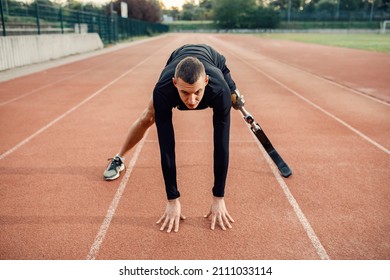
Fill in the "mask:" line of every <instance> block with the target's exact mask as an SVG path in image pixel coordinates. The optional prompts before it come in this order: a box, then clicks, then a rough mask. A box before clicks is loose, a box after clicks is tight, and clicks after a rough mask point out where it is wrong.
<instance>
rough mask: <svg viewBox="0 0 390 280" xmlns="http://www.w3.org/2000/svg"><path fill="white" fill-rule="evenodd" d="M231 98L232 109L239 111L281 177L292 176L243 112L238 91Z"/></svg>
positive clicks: (259, 130)
mask: <svg viewBox="0 0 390 280" xmlns="http://www.w3.org/2000/svg"><path fill="white" fill-rule="evenodd" d="M231 97H232V107H233V108H234V109H235V110H240V112H241V113H242V115H243V117H244V120H245V121H246V122H247V123H248V124H249V125H250V128H251V130H252V132H253V133H254V134H255V135H256V138H257V139H258V140H259V141H260V143H261V145H263V147H264V149H265V150H266V152H267V153H268V155H269V156H270V157H271V159H272V160H273V162H274V163H275V164H276V166H277V167H278V169H279V171H280V173H281V174H282V176H283V177H286V178H287V177H289V176H290V175H291V174H292V171H291V169H290V167H288V165H287V164H286V162H285V161H284V160H283V159H282V157H281V156H280V155H279V153H278V152H277V151H276V149H275V148H274V147H273V146H272V144H271V141H269V139H268V137H267V136H266V135H265V133H264V131H263V129H262V128H261V127H260V125H259V124H258V123H257V122H255V119H254V118H253V117H252V115H251V114H250V113H249V112H248V111H247V110H245V108H244V105H245V100H244V98H243V97H242V96H241V95H240V93H239V91H238V90H235V91H233V92H232V94H231Z"/></svg>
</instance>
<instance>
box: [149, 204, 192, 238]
mask: <svg viewBox="0 0 390 280" xmlns="http://www.w3.org/2000/svg"><path fill="white" fill-rule="evenodd" d="M185 218H186V217H184V216H183V215H182V214H181V205H180V201H179V199H178V198H176V199H172V200H168V203H167V207H166V208H165V213H164V215H162V216H161V218H160V219H159V220H158V221H157V222H156V224H159V223H161V222H162V221H163V220H164V222H163V224H162V226H161V228H160V230H164V229H165V227H167V232H171V230H172V228H173V226H175V227H174V231H175V232H178V231H179V223H180V220H184V219H185Z"/></svg>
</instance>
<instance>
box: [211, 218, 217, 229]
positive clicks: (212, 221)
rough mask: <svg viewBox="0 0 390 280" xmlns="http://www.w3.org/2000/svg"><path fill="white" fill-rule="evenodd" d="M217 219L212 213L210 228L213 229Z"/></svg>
mask: <svg viewBox="0 0 390 280" xmlns="http://www.w3.org/2000/svg"><path fill="white" fill-rule="evenodd" d="M216 221H217V216H216V215H212V216H211V229H212V230H214V229H215V222H216Z"/></svg>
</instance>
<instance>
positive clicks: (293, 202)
mask: <svg viewBox="0 0 390 280" xmlns="http://www.w3.org/2000/svg"><path fill="white" fill-rule="evenodd" d="M249 130H250V128H249ZM250 132H251V134H252V137H253V139H255V141H256V143H257V146H258V147H259V149H260V151H261V152H262V153H263V156H264V158H265V159H266V161H267V163H268V165H269V166H270V168H271V170H272V173H273V174H274V176H275V178H276V181H277V182H278V183H279V186H280V187H281V188H282V190H283V193H284V195H285V196H286V198H287V200H288V202H289V203H290V205H291V207H292V208H293V209H294V212H295V215H297V217H298V220H299V222H300V223H301V225H302V226H303V228H304V230H305V232H306V234H307V236H308V237H309V239H310V241H311V243H312V244H313V246H314V248H315V250H316V251H317V255H318V256H319V257H320V258H321V259H322V260H329V259H330V258H329V255H328V253H327V252H326V250H325V248H324V246H322V244H321V241H320V240H319V238H318V237H317V235H316V233H315V232H314V230H313V228H312V227H311V225H310V223H309V221H308V220H307V218H306V216H305V214H303V212H302V210H301V208H300V207H299V204H298V202H297V201H296V200H295V198H294V196H293V195H292V193H291V191H290V189H289V188H288V186H287V184H286V182H285V181H284V180H283V178H282V177H281V176H280V174H279V171H278V169H277V168H276V166H275V164H274V162H273V161H272V160H271V158H270V157H269V155H268V153H267V152H266V150H265V149H264V147H263V146H262V145H261V144H260V142H259V140H258V139H257V138H256V136H255V135H254V134H253V133H252V131H251V130H250Z"/></svg>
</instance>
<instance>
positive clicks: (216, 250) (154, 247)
mask: <svg viewBox="0 0 390 280" xmlns="http://www.w3.org/2000/svg"><path fill="white" fill-rule="evenodd" d="M177 36H179V35H177ZM175 38H176V36H173V37H172V38H170V40H169V41H171V40H172V45H175V44H177V46H179V44H181V43H185V42H194V41H196V42H203V41H209V40H210V38H209V37H207V36H205V35H197V36H194V35H191V38H190V39H188V37H183V38H182V39H180V40H179V39H177V38H176V39H175ZM184 38H185V39H184ZM187 40H188V41H187ZM222 46H228V42H226V43H225V44H223V45H221V48H220V50H221V51H222V52H223V53H225V52H224V49H223V48H222ZM173 48H174V47H172V48H170V49H169V51H168V48H167V50H166V53H165V52H164V53H163V52H157V54H158V58H156V60H152V61H151V63H150V65H149V63H148V65H143V66H142V67H140V68H139V69H137V71H136V72H135V73H134V76H132V77H131V78H129V80H127V79H126V80H125V79H123V80H120V81H118V83H116V84H115V85H114V86H113V87H112V88H110V89H109V90H107V92H104V93H103V94H101V95H99V96H97V97H96V98H94V99H92V100H91V101H90V102H88V104H85V106H82V107H80V108H79V109H78V111H77V112H78V114H77V115H76V114H70V115H69V116H67V117H66V118H64V119H63V120H61V122H58V123H56V125H55V126H53V127H51V128H50V129H48V130H46V131H45V132H44V133H42V134H41V135H40V136H39V137H37V138H34V140H33V141H31V142H30V143H29V144H28V145H26V146H24V147H23V148H21V149H20V150H18V151H16V152H15V153H14V154H13V156H12V157H9V158H6V159H4V160H2V161H1V162H0V164H1V172H2V173H1V177H2V184H1V188H0V193H1V198H2V201H1V202H2V203H1V205H2V206H1V208H0V213H1V219H0V221H1V227H2V231H1V234H0V242H1V244H9V245H7V246H6V247H2V249H1V250H0V258H11V259H17V258H42V259H54V258H58V259H66V258H71V259H83V258H85V257H86V256H87V253H88V252H89V250H90V246H91V244H92V243H93V240H94V239H95V237H96V233H97V232H98V229H99V226H100V225H101V222H102V221H103V219H104V216H105V215H106V211H107V209H108V207H109V205H110V203H111V201H112V198H113V197H114V194H115V191H116V189H117V187H118V184H119V183H118V182H103V181H102V180H101V177H100V176H101V173H102V166H101V161H102V155H104V154H108V155H109V156H111V155H112V154H113V153H115V152H116V151H117V148H115V147H119V146H120V145H121V141H122V140H123V137H121V136H118V135H125V133H126V130H127V128H128V125H129V123H131V121H132V120H134V119H135V118H136V117H137V116H138V115H139V113H140V112H141V111H142V109H143V108H144V106H145V104H146V103H147V100H148V99H149V97H150V92H149V91H150V89H151V88H152V86H153V84H154V82H155V81H156V79H157V76H158V74H159V72H160V71H161V67H162V66H163V64H164V63H165V60H166V58H167V55H168V54H169V52H170V51H171V50H172V49H173ZM146 50H147V48H146V45H145V48H144V51H146ZM139 55H140V54H139ZM227 56H228V55H227ZM228 63H229V64H228V65H229V66H230V69H231V70H232V71H233V78H235V80H236V82H237V84H238V85H239V89H241V91H242V93H244V94H245V96H246V99H247V102H248V109H249V110H250V112H252V113H253V114H254V116H255V117H256V118H258V120H259V121H260V123H261V124H262V125H263V126H264V129H265V131H266V132H267V134H269V136H270V138H271V141H272V142H273V143H274V144H275V146H276V147H277V149H278V151H279V152H280V153H281V154H282V156H283V157H284V158H285V159H286V161H287V162H288V163H289V164H290V165H291V166H292V167H293V171H294V175H293V177H291V178H290V179H288V186H289V187H290V189H291V192H292V193H293V195H294V197H295V198H296V199H297V201H298V203H299V205H300V206H301V208H302V211H303V212H304V213H305V215H306V216H307V218H308V220H309V222H310V223H311V225H312V226H313V228H314V230H315V232H316V234H317V235H318V237H319V239H320V240H321V242H322V243H323V244H324V247H325V249H326V250H327V252H328V253H329V254H330V257H331V258H334V259H339V258H340V259H342V258H386V256H388V255H387V252H388V251H386V248H388V247H386V246H388V237H387V235H386V233H387V230H386V229H388V223H386V221H387V218H386V217H387V214H388V209H389V208H388V201H389V197H390V196H389V193H388V192H387V190H386V189H384V190H383V189H378V187H377V186H385V184H386V182H387V181H388V178H387V177H386V174H387V173H386V170H387V167H388V166H389V163H388V158H386V157H383V155H382V154H380V152H378V151H377V150H375V148H368V150H370V149H371V150H372V151H373V152H372V154H367V145H368V144H367V143H365V142H364V141H362V139H360V138H359V137H357V136H356V135H351V132H350V131H346V129H345V127H341V126H340V125H336V126H335V124H334V121H332V120H329V118H328V117H326V116H324V115H323V114H321V113H319V112H318V111H316V110H315V109H313V108H311V107H310V106H308V105H307V104H305V103H304V102H302V101H301V100H299V99H297V98H296V97H294V96H292V95H291V94H289V93H288V92H286V90H285V89H283V88H282V87H280V86H279V85H277V84H275V83H270V82H269V80H268V81H267V78H266V77H261V75H259V73H256V72H253V71H252V70H248V67H247V66H245V65H244V64H243V63H242V62H240V61H238V60H236V59H234V58H233V57H230V56H228ZM107 67H109V64H108V65H107ZM152 76H153V78H151V77H152ZM146 77H150V79H152V80H149V79H147V78H146ZM259 85H261V87H262V89H264V92H267V93H272V94H270V95H253V94H249V93H251V92H254V91H255V90H258V89H259ZM129 88H131V89H133V92H134V91H137V93H138V95H137V98H132V95H130V94H129ZM145 91H148V92H147V93H145V95H143V94H142V95H141V94H140V93H141V92H145ZM271 95H272V96H271ZM114 96H115V97H114ZM275 112H279V113H278V114H275ZM188 113H189V112H183V113H182V112H180V114H177V116H176V117H175V121H176V123H177V129H176V131H177V132H178V133H177V134H176V135H177V138H178V139H179V142H178V143H180V145H179V144H178V152H177V155H178V156H179V155H180V158H178V160H180V162H178V163H179V165H178V168H179V172H178V173H179V174H180V184H182V185H183V187H181V191H182V194H183V198H182V199H183V200H182V203H183V210H185V211H186V212H185V213H186V215H187V216H188V219H187V220H186V221H185V222H184V223H183V225H182V227H181V230H180V231H179V233H178V234H171V235H168V234H165V233H161V232H159V230H158V227H157V226H155V227H154V223H155V221H156V220H157V219H158V218H159V216H160V215H161V211H162V209H164V207H165V202H164V201H165V194H164V190H163V187H162V186H163V182H162V176H161V170H160V168H159V159H158V156H156V155H158V144H157V141H156V139H157V138H156V133H155V131H153V130H151V131H150V134H149V136H148V137H147V139H146V142H145V145H144V147H143V149H142V152H141V156H140V158H139V159H138V161H137V164H136V167H135V169H134V171H133V173H132V175H131V178H130V181H129V184H128V186H127V187H126V190H125V191H124V193H123V197H122V199H121V202H120V203H119V205H118V209H117V212H116V214H115V216H114V218H113V220H112V224H111V226H110V228H109V230H108V232H107V236H106V239H105V241H104V242H103V243H102V247H101V249H100V251H99V252H98V253H97V257H98V258H99V259H107V258H109V259H138V258H139V259H161V258H164V259H177V258H182V259H192V258H195V259H197V258H198V259H202V258H205V259H208V258H212V259H221V258H223V259H224V258H232V259H317V258H319V256H318V254H317V252H316V251H315V249H314V247H313V246H312V244H311V243H310V241H309V239H308V238H307V235H306V233H305V231H304V230H303V228H302V226H301V224H300V223H299V221H298V219H297V217H296V215H295V213H294V211H293V209H292V208H291V206H290V205H289V204H288V202H287V200H286V198H285V195H284V194H283V191H282V190H281V189H280V186H278V185H277V182H276V180H275V177H274V176H273V174H272V172H271V170H270V168H269V166H268V165H267V163H266V161H265V159H264V158H263V157H262V156H261V153H260V151H259V149H258V147H257V144H256V142H255V141H254V140H253V138H252V137H251V134H250V133H249V131H248V129H247V128H246V126H245V124H243V121H242V120H241V119H240V115H239V113H238V112H234V111H233V112H232V135H231V139H232V142H231V147H232V150H231V165H230V170H229V177H228V180H229V186H228V187H227V190H228V194H227V197H226V200H227V203H228V207H229V211H230V212H231V214H232V215H233V217H234V218H235V219H236V220H237V222H236V224H234V229H233V230H232V231H227V232H222V233H221V232H212V231H210V230H209V229H208V227H209V222H208V221H205V219H203V218H202V215H203V214H204V213H205V211H206V212H207V210H208V207H209V203H210V201H209V200H208V199H207V198H209V197H210V187H209V186H211V184H212V176H204V174H206V173H207V174H212V158H211V157H209V156H208V155H210V154H211V150H210V145H209V143H210V142H211V139H210V135H211V134H210V133H211V127H208V128H207V130H208V131H209V132H210V133H209V135H204V136H202V137H200V138H197V137H198V136H197V134H196V131H197V129H199V128H202V129H203V128H204V127H203V126H204V124H207V123H209V120H210V114H209V113H207V111H204V112H200V114H198V112H196V116H197V118H198V123H197V125H196V126H195V127H193V126H189V125H188V124H189V123H191V122H192V119H193V116H191V115H190V114H191V113H189V114H188ZM291 123H294V126H291V125H290V124H291ZM175 127H176V126H175ZM197 127H198V128H197ZM302 143H306V146H305V149H302V148H301V147H302ZM319 143H320V145H319ZM356 143H358V147H356ZM107 147H112V148H111V149H109V150H110V151H107V150H108V149H107ZM371 150H370V151H371ZM186 154H187V155H189V156H191V157H193V159H194V160H193V162H188V161H186V159H185V158H184V156H183V155H186ZM131 156H132V153H130V154H129V155H128V157H127V159H130V158H131ZM181 156H183V157H181ZM319 158H320V159H321V162H317V161H318V159H319ZM335 159H337V160H338V161H336V162H337V164H335ZM378 160H379V161H378ZM47 162H50V166H49V167H48V165H47ZM313 162H314V163H316V164H313ZM350 162H353V163H357V164H354V166H353V167H352V170H351V168H350V166H351V165H350V164H349V163H350ZM381 164H382V165H381ZM378 165H379V167H378ZM103 168H104V167H103ZM80 170H81V171H82V172H81V173H80ZM194 170H195V172H194ZM371 173H372V174H371ZM151 174H152V176H150V175H151ZM384 174H385V175H384ZM3 179H5V180H3ZM26 186H28V187H26ZM193 186H199V187H198V188H194V187H193ZM183 192H184V193H183ZM145 193H146V195H145ZM184 194H185V195H184ZM145 201H146V203H142V202H145ZM3 202H4V204H3ZM193 205H195V206H193ZM3 229H6V230H4V231H3ZM59 232H60V233H61V234H59ZM254 232H255V233H256V235H254ZM27 233H28V234H27ZM53 233H57V234H53ZM221 236H222V237H223V239H222V240H221ZM346 236H347V237H348V239H346V238H345V237H346ZM174 245H177V246H176V247H175V248H177V251H173V250H170V248H172V247H173V246H174Z"/></svg>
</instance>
